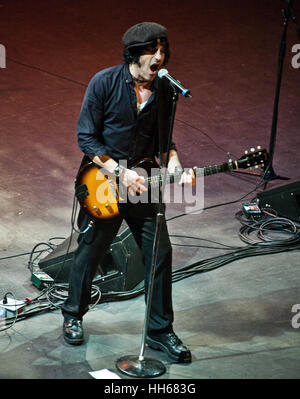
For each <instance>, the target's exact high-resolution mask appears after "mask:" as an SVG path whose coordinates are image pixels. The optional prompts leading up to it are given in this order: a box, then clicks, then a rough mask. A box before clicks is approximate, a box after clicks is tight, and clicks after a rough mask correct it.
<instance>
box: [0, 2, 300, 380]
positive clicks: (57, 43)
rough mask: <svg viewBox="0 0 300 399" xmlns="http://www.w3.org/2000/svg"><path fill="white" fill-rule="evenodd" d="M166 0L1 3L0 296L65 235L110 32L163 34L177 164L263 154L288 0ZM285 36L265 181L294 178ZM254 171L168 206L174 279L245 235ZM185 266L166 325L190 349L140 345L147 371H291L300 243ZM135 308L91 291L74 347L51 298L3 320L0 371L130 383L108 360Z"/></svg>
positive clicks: (295, 71)
mask: <svg viewBox="0 0 300 399" xmlns="http://www.w3.org/2000/svg"><path fill="white" fill-rule="evenodd" d="M171 3H172V7H170V6H169V4H168V2H166V1H161V0H160V1H157V0H154V1H152V2H151V8H149V7H148V6H147V7H145V4H144V2H140V1H136V0H133V1H131V2H128V4H127V2H126V5H125V2H124V1H117V0H115V1H112V2H109V4H108V3H105V4H102V2H99V1H83V0H79V1H76V2H75V1H74V2H68V1H43V2H39V1H37V0H36V1H34V0H28V1H26V2H19V1H14V0H10V1H8V0H1V1H0V37H1V39H0V40H1V44H3V45H4V46H5V49H6V68H2V69H1V70H0V91H1V98H0V104H1V111H0V120H1V123H0V130H1V135H0V144H1V145H0V163H1V171H2V173H1V174H0V187H1V191H0V203H1V212H0V250H1V254H0V299H3V297H4V295H5V294H6V293H8V292H11V293H12V294H13V296H14V297H15V298H16V299H18V300H23V299H24V298H26V297H31V298H33V299H34V298H36V297H38V295H39V294H40V293H41V291H40V290H39V289H38V288H37V287H35V286H34V285H33V284H32V282H31V271H30V270H29V268H28V262H29V259H30V254H31V251H32V250H33V249H34V247H35V246H36V245H38V244H39V243H46V244H44V246H42V245H41V246H38V247H37V250H38V249H47V245H48V247H49V244H51V245H53V244H55V245H56V244H59V243H61V242H63V241H64V239H66V238H68V237H69V236H70V234H71V213H72V204H73V183H74V178H75V175H76V172H77V169H78V166H79V163H80V161H81V153H80V151H79V149H78V148H77V143H76V122H77V117H78V113H79V110H80V106H81V102H82V98H83V95H84V91H85V88H86V85H87V83H88V81H89V79H90V78H91V77H92V76H93V74H94V73H96V72H97V71H98V70H100V69H103V68H106V67H109V66H110V65H115V64H118V63H121V62H122V54H121V53H122V46H121V37H122V35H123V33H124V31H125V30H126V29H127V28H128V27H129V26H131V25H133V24H135V23H137V22H140V21H143V20H149V21H150V20H152V21H156V22H159V23H161V24H163V25H165V26H166V27H167V28H168V30H169V37H170V43H171V59H170V63H169V65H168V70H169V72H170V73H171V74H172V75H174V76H175V77H176V78H177V79H179V80H180V81H181V82H182V83H184V85H185V86H186V87H188V88H189V89H190V90H191V91H192V95H193V97H192V99H185V98H180V99H179V102H178V106H177V113H176V118H175V126H174V132H173V138H174V141H175V142H176V144H177V147H178V151H179V154H180V156H181V160H182V163H183V165H184V167H193V166H195V165H197V166H198V167H204V166H208V165H213V164H220V163H223V162H227V161H228V153H230V156H231V158H232V159H238V158H240V157H241V156H242V155H243V153H244V150H249V149H250V148H252V147H255V148H256V147H257V146H261V147H262V148H266V149H267V150H269V145H270V134H271V125H272V117H273V104H274V97H275V88H276V77H277V59H278V51H279V45H280V40H281V36H282V32H283V18H282V15H281V8H282V7H283V6H284V5H285V3H284V2H282V1H279V0H276V1H274V0H272V1H269V0H268V1H251V2H242V3H243V4H242V5H240V4H241V2H236V1H234V0H227V1H225V0H224V1H219V0H218V1H217V0H211V1H210V2H204V1H199V0H198V1H187V2H182V1H179V0H174V1H172V2H171ZM237 4H238V5H237ZM296 5H297V6H299V5H298V4H296ZM296 5H295V6H296ZM295 10H296V12H297V15H298V17H300V9H299V7H298V9H296V8H295ZM298 42H299V40H298ZM296 43H297V36H296V30H295V25H294V24H292V23H291V22H290V24H289V26H288V31H287V51H286V57H285V62H284V68H283V74H282V84H281V92H280V102H279V113H278V124H277V136H276V142H275V144H276V146H275V152H274V159H273V167H274V171H275V174H276V177H278V176H281V177H282V176H283V177H288V178H289V180H281V179H278V178H276V179H274V180H272V181H270V182H268V184H267V187H266V190H269V189H274V188H277V187H281V186H282V187H283V186H285V185H288V184H291V183H297V182H298V181H299V180H300V173H299V160H300V155H299V154H300V151H299V149H300V136H299V129H300V118H299V105H300V100H299V97H300V68H295V67H294V66H293V64H292V58H293V56H295V53H293V52H292V47H293V45H294V44H296ZM254 172H256V173H257V175H255V174H253V173H254ZM261 173H262V169H261V168H259V169H255V170H251V171H250V174H248V173H247V174H237V173H220V174H215V175H212V176H207V177H205V178H204V185H203V193H204V201H203V202H202V201H200V200H199V202H198V203H197V204H196V205H195V207H194V208H193V209H191V206H189V205H188V204H178V203H170V204H168V205H167V211H166V216H167V219H168V228H169V233H170V235H171V242H172V244H173V250H174V260H173V270H174V275H175V274H176V271H178V270H179V269H180V268H182V267H183V266H186V265H191V264H194V263H199V262H200V261H201V260H202V261H204V260H206V259H209V258H213V257H216V256H221V255H224V256H225V254H230V253H231V254H232V253H234V251H235V250H236V248H237V247H245V246H246V244H245V243H243V242H242V241H241V239H240V237H239V230H240V228H241V224H240V222H239V221H238V220H237V219H236V217H235V214H236V213H237V212H239V211H241V209H242V203H245V202H249V201H251V200H253V199H254V198H255V197H256V195H257V194H258V193H261V192H262V191H263V186H262V185H261V183H264V179H263V178H262V174H261ZM201 183H203V180H201V182H200V183H199V187H200V186H201ZM201 187H202V186H201ZM199 198H202V196H200V197H199ZM287 205H288V208H289V207H290V206H291V205H289V204H287ZM203 207H204V208H205V209H204V210H202V211H198V212H196V211H195V210H196V209H202V208H203ZM299 216H300V214H299ZM189 237H194V238H189ZM226 246H227V247H226ZM50 252H51V251H50ZM35 255H37V253H35V254H34V257H35ZM192 271H194V272H192V273H191V274H190V275H185V276H184V277H185V278H183V279H182V280H180V281H174V282H173V286H172V287H173V300H174V309H175V324H174V328H175V331H176V333H177V334H178V335H179V336H180V338H181V339H182V340H183V341H184V342H185V343H186V344H187V345H188V346H189V347H190V349H191V352H192V363H191V364H185V365H182V364H175V363H171V362H170V361H169V360H168V359H167V357H166V356H165V355H164V354H163V353H162V352H157V351H153V350H151V349H149V348H146V353H145V355H146V356H149V357H153V358H155V359H158V360H160V361H161V362H162V363H163V364H164V365H165V366H166V372H165V373H164V374H163V375H162V376H160V377H157V379H169V380H173V381H176V380H181V379H182V380H189V379H191V380H193V379H195V380H200V379H299V376H300V350H299V349H300V335H299V320H298V319H299V318H298V319H297V311H298V313H299V311H300V284H299V281H300V269H299V250H291V251H284V252H281V253H270V254H267V255H258V256H248V257H244V258H242V259H241V258H238V257H236V258H234V255H233V257H232V259H231V260H230V261H228V262H225V263H224V264H223V265H219V266H218V267H216V268H214V269H212V270H207V271H202V270H200V269H198V268H197V267H194V268H192ZM100 291H101V290H100ZM103 297H105V295H104V296H103ZM103 297H102V299H103ZM50 299H51V298H50ZM43 303H44V302H43ZM297 304H299V305H298V307H297V306H296V305H297ZM28 309H29V307H28ZM297 309H298V310H297ZM144 317H145V304H144V296H143V295H137V296H134V297H131V298H129V299H123V298H120V299H119V300H111V301H104V300H101V299H100V302H99V303H98V304H96V305H95V306H94V307H93V308H92V309H91V310H90V311H89V312H88V314H87V315H86V316H85V317H84V321H83V325H84V329H85V336H86V340H85V343H84V344H83V345H82V346H78V347H73V346H70V345H68V344H66V343H65V342H64V340H63V337H62V321H63V319H62V316H61V313H60V309H59V307H58V308H57V309H54V310H51V311H50V310H49V311H47V310H45V311H44V312H41V313H39V314H36V315H34V316H31V317H29V316H28V317H26V318H22V314H20V318H19V319H17V322H16V323H15V324H14V325H13V326H12V327H11V328H9V329H7V330H6V331H0V359H1V362H0V378H2V379H8V380H11V379H22V380H24V379H57V380H60V379H93V377H92V376H91V375H90V374H89V373H90V372H91V371H96V370H103V369H108V370H110V371H111V372H113V373H115V374H116V376H118V377H120V378H121V379H130V378H131V377H128V376H126V375H124V374H122V373H120V372H119V371H118V370H117V368H116V366H115V362H116V361H117V360H118V359H119V358H120V357H122V356H125V355H139V352H140V347H141V338H142V329H143V322H144Z"/></svg>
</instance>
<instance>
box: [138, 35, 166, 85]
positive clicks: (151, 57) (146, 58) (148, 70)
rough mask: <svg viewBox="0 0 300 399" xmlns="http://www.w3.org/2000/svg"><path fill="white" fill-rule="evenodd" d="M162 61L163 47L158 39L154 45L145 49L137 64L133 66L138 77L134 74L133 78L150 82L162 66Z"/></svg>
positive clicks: (163, 56) (163, 57)
mask: <svg viewBox="0 0 300 399" xmlns="http://www.w3.org/2000/svg"><path fill="white" fill-rule="evenodd" d="M164 59H165V50H164V46H163V45H162V44H161V43H160V39H158V40H157V42H156V43H154V44H153V45H149V46H148V47H146V48H145V50H144V51H143V54H142V55H141V56H140V58H139V61H138V63H137V64H135V66H136V68H135V72H136V74H138V76H136V74H135V77H136V78H137V79H139V80H144V81H152V80H153V79H154V78H155V76H156V74H157V72H158V70H159V68H161V66H162V65H163V63H164Z"/></svg>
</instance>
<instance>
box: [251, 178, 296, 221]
mask: <svg viewBox="0 0 300 399" xmlns="http://www.w3.org/2000/svg"><path fill="white" fill-rule="evenodd" d="M257 198H258V199H259V206H260V207H261V208H272V209H274V210H275V211H276V212H277V214H278V216H282V217H286V218H288V219H291V220H294V221H297V222H299V221H300V181H299V182H295V183H291V184H287V185H285V186H281V187H277V188H273V189H271V190H267V191H263V192H262V193H259V194H257Z"/></svg>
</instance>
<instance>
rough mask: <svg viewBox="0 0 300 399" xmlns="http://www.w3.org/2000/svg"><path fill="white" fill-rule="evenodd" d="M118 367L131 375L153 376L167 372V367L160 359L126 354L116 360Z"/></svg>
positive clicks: (139, 376)
mask: <svg viewBox="0 0 300 399" xmlns="http://www.w3.org/2000/svg"><path fill="white" fill-rule="evenodd" d="M116 367H117V369H118V370H119V371H121V372H122V373H124V374H126V375H128V376H130V377H138V378H152V377H158V376H160V375H162V374H163V373H165V372H166V368H165V366H164V364H163V363H161V362H160V361H159V360H156V359H152V358H149V357H146V358H143V359H142V360H141V359H140V357H139V356H134V355H133V356H124V357H121V358H120V359H119V360H117V362H116Z"/></svg>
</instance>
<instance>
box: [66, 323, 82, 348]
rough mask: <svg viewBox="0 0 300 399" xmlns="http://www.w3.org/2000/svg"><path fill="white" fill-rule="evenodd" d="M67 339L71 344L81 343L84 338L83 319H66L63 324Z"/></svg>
mask: <svg viewBox="0 0 300 399" xmlns="http://www.w3.org/2000/svg"><path fill="white" fill-rule="evenodd" d="M63 334H64V339H65V341H66V342H67V343H68V344H70V345H81V344H82V343H83V340H84V334H83V328H82V321H81V320H76V319H70V320H68V319H65V320H64V324H63Z"/></svg>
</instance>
